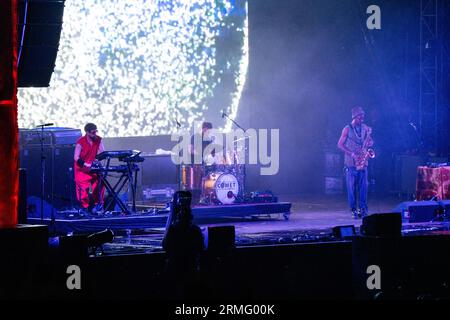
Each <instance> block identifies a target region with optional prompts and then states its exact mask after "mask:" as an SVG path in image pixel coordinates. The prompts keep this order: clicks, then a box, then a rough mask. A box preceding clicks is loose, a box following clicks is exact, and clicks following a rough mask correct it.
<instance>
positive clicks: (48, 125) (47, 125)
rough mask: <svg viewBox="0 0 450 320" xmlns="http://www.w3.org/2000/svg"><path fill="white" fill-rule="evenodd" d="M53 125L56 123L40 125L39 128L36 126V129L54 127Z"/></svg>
mask: <svg viewBox="0 0 450 320" xmlns="http://www.w3.org/2000/svg"><path fill="white" fill-rule="evenodd" d="M52 125H54V123H45V124H40V125H37V126H36V128H41V127H50V126H52Z"/></svg>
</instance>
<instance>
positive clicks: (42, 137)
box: [37, 125, 45, 221]
mask: <svg viewBox="0 0 450 320" xmlns="http://www.w3.org/2000/svg"><path fill="white" fill-rule="evenodd" d="M37 127H38V128H39V127H40V128H41V136H40V139H39V140H40V142H41V221H44V196H45V190H44V187H45V155H44V125H39V126H37Z"/></svg>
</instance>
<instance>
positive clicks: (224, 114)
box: [222, 112, 245, 131]
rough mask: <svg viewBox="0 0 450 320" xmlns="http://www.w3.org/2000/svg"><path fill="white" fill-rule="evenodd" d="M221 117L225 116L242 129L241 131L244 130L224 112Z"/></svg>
mask: <svg viewBox="0 0 450 320" xmlns="http://www.w3.org/2000/svg"><path fill="white" fill-rule="evenodd" d="M222 118H227V119H228V120H230V121H231V122H233V123H234V124H235V125H236V126H237V127H238V128H239V129H242V130H243V131H245V129H244V128H242V127H241V126H240V125H239V124H238V123H237V122H236V121H234V120H233V119H231V118H230V117H229V116H228V115H227V114H226V113H225V112H222Z"/></svg>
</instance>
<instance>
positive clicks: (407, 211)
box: [393, 201, 441, 223]
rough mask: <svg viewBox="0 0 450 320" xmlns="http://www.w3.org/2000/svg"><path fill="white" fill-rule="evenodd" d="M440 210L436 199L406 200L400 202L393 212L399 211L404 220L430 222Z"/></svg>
mask: <svg viewBox="0 0 450 320" xmlns="http://www.w3.org/2000/svg"><path fill="white" fill-rule="evenodd" d="M440 211H441V207H440V206H439V203H438V202H437V201H406V202H402V203H400V204H399V205H398V206H397V207H396V208H395V209H394V210H393V212H398V213H401V216H402V218H403V220H404V221H405V222H410V223H412V222H430V221H433V220H434V219H435V218H436V217H437V216H438V215H439V214H440Z"/></svg>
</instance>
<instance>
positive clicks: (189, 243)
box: [162, 191, 204, 298]
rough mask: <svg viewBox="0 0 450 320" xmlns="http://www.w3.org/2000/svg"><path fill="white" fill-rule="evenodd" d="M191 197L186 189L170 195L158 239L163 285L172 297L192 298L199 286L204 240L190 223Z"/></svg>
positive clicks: (199, 231)
mask: <svg viewBox="0 0 450 320" xmlns="http://www.w3.org/2000/svg"><path fill="white" fill-rule="evenodd" d="M191 200H192V194H191V193H190V192H189V191H177V192H176V193H175V194H174V197H173V201H172V206H171V210H170V215H169V218H168V221H167V224H166V234H165V235H164V239H163V242H162V246H163V249H164V250H165V251H166V254H167V264H166V276H167V277H168V279H167V280H168V281H167V282H166V284H167V285H168V293H169V294H170V296H171V297H172V298H194V297H195V296H196V295H197V294H198V290H199V287H200V286H199V283H200V277H199V271H200V256H201V253H202V251H203V250H204V242H203V235H202V232H201V229H200V228H199V227H198V226H197V225H195V224H193V222H192V220H193V218H194V217H193V215H192V211H191Z"/></svg>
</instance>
